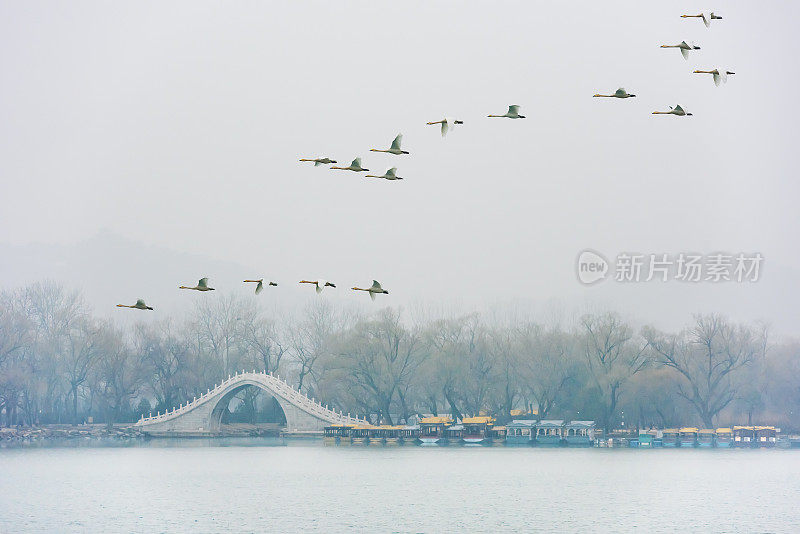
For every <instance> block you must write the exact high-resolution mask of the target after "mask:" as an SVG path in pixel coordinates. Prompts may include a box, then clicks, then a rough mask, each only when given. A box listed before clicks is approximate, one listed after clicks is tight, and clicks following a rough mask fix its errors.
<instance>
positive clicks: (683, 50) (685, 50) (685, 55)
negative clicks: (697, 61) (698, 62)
mask: <svg viewBox="0 0 800 534" xmlns="http://www.w3.org/2000/svg"><path fill="white" fill-rule="evenodd" d="M681 55H682V56H683V59H689V49H688V48H681Z"/></svg>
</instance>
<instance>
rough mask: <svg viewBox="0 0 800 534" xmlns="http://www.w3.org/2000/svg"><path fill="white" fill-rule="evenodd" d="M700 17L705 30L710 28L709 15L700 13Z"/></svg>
mask: <svg viewBox="0 0 800 534" xmlns="http://www.w3.org/2000/svg"><path fill="white" fill-rule="evenodd" d="M700 16H701V17H702V18H703V24H705V25H706V28H710V27H711V15H710V14H708V13H701V14H700Z"/></svg>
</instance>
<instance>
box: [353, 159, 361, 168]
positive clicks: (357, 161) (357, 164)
mask: <svg viewBox="0 0 800 534" xmlns="http://www.w3.org/2000/svg"><path fill="white" fill-rule="evenodd" d="M350 166H351V167H361V158H356V159H354V160H353V163H351V164H350Z"/></svg>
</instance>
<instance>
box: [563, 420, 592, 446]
mask: <svg viewBox="0 0 800 534" xmlns="http://www.w3.org/2000/svg"><path fill="white" fill-rule="evenodd" d="M594 429H595V423H594V421H570V422H569V423H567V424H566V425H564V442H565V443H566V445H567V447H591V446H592V445H594Z"/></svg>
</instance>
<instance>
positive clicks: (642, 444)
mask: <svg viewBox="0 0 800 534" xmlns="http://www.w3.org/2000/svg"><path fill="white" fill-rule="evenodd" d="M636 442H637V443H638V447H639V448H640V449H652V448H653V447H654V446H655V443H654V442H655V439H654V437H653V434H651V433H650V432H639V438H638V439H637V440H636Z"/></svg>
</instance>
